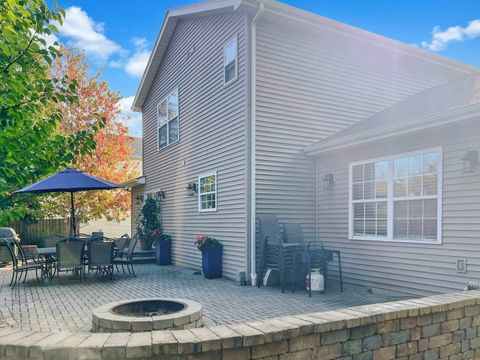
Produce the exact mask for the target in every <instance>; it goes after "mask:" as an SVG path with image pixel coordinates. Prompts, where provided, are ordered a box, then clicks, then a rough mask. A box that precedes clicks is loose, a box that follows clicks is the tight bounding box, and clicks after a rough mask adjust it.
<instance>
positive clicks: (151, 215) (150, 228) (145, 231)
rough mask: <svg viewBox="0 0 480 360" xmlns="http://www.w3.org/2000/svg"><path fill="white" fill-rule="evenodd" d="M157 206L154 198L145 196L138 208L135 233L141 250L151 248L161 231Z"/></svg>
mask: <svg viewBox="0 0 480 360" xmlns="http://www.w3.org/2000/svg"><path fill="white" fill-rule="evenodd" d="M158 213H159V207H158V204H157V202H156V201H155V199H153V198H147V199H146V200H145V203H144V204H143V206H142V208H141V210H140V215H139V218H140V221H139V223H138V226H137V233H138V236H139V240H140V246H141V247H142V250H151V249H152V244H153V242H154V241H155V240H157V239H158V237H159V236H160V235H161V233H162V224H161V223H160V219H159V216H158Z"/></svg>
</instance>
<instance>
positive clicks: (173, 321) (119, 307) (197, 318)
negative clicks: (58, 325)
mask: <svg viewBox="0 0 480 360" xmlns="http://www.w3.org/2000/svg"><path fill="white" fill-rule="evenodd" d="M202 311H203V306H202V305H201V304H200V303H198V302H196V301H192V300H185V299H171V298H143V299H131V300H121V301H114V302H111V303H108V304H105V305H102V306H99V307H97V308H96V309H95V310H93V314H92V331H93V332H141V331H152V330H164V329H193V328H196V327H200V326H202Z"/></svg>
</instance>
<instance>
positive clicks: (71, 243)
mask: <svg viewBox="0 0 480 360" xmlns="http://www.w3.org/2000/svg"><path fill="white" fill-rule="evenodd" d="M84 254H85V241H83V240H80V239H77V238H67V239H63V240H60V241H58V242H57V277H58V276H59V275H60V272H69V271H72V272H73V273H78V274H80V277H81V278H84V277H85V269H84Z"/></svg>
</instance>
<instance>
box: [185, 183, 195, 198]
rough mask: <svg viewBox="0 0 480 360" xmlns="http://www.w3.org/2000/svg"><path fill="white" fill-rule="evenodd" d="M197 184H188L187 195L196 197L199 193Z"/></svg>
mask: <svg viewBox="0 0 480 360" xmlns="http://www.w3.org/2000/svg"><path fill="white" fill-rule="evenodd" d="M197 191H198V190H197V183H194V182H193V183H188V186H187V195H188V196H194V195H195V194H196V193H197Z"/></svg>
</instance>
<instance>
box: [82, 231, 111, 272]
mask: <svg viewBox="0 0 480 360" xmlns="http://www.w3.org/2000/svg"><path fill="white" fill-rule="evenodd" d="M114 247H115V242H114V241H113V240H108V239H103V238H99V239H95V240H90V241H89V242H88V244H87V249H88V273H90V271H95V273H97V274H98V273H99V274H101V275H106V276H110V279H112V278H113V250H114Z"/></svg>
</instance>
